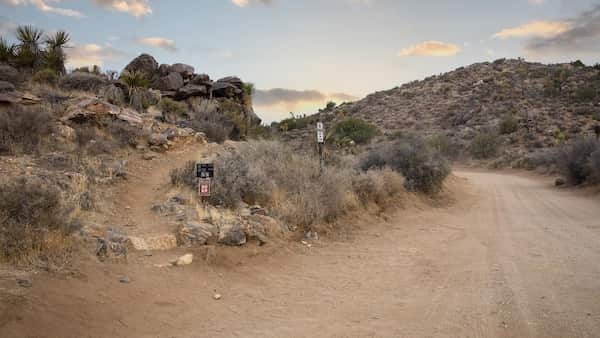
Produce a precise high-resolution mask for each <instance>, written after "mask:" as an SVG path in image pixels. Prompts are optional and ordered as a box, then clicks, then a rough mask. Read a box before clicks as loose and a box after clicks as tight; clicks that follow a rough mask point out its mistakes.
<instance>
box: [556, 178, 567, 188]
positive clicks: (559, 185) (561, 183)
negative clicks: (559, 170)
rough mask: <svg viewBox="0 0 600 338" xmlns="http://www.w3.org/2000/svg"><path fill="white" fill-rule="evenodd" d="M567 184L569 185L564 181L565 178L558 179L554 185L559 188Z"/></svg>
mask: <svg viewBox="0 0 600 338" xmlns="http://www.w3.org/2000/svg"><path fill="white" fill-rule="evenodd" d="M565 184H567V182H566V181H565V179H564V178H557V179H556V180H555V181H554V185H555V186H557V187H562V186H563V185H565Z"/></svg>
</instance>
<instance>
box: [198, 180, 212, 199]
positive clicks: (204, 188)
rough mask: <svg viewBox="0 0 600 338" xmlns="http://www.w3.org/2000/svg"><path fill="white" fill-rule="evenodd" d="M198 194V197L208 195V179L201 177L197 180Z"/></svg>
mask: <svg viewBox="0 0 600 338" xmlns="http://www.w3.org/2000/svg"><path fill="white" fill-rule="evenodd" d="M198 195H200V197H210V179H209V178H202V179H200V181H199V182H198Z"/></svg>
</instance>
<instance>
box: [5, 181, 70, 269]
mask: <svg viewBox="0 0 600 338" xmlns="http://www.w3.org/2000/svg"><path fill="white" fill-rule="evenodd" d="M0 224H1V225H0V248H2V250H1V251H0V260H3V261H9V262H15V263H16V262H22V261H23V260H28V259H32V258H42V259H47V258H48V257H47V255H48V254H50V253H49V252H48V249H51V248H53V244H54V243H53V242H55V240H56V238H62V237H65V236H66V235H68V234H69V233H71V232H72V230H73V229H72V227H71V222H70V220H69V217H68V210H67V209H66V208H65V206H64V205H63V204H62V198H61V195H60V190H59V189H58V188H57V187H55V186H51V185H49V183H48V182H46V181H43V180H41V179H34V178H25V177H20V178H17V179H12V180H10V181H7V182H4V183H0ZM59 249H61V248H59Z"/></svg>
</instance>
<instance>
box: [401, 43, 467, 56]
mask: <svg viewBox="0 0 600 338" xmlns="http://www.w3.org/2000/svg"><path fill="white" fill-rule="evenodd" d="M460 51H461V48H460V47H459V46H457V45H455V44H452V43H446V42H441V41H425V42H421V43H419V44H416V45H413V46H410V47H406V48H404V49H402V50H401V51H400V52H399V53H398V55H399V56H453V55H456V54H458V53H460Z"/></svg>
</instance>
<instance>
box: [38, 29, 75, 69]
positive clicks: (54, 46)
mask: <svg viewBox="0 0 600 338" xmlns="http://www.w3.org/2000/svg"><path fill="white" fill-rule="evenodd" d="M70 40H71V37H70V36H69V33H67V32H65V31H58V32H56V33H54V34H52V35H50V36H48V37H47V38H46V40H45V41H44V42H45V43H46V50H45V51H44V54H43V55H44V65H45V66H46V68H49V69H52V70H53V71H55V72H56V73H58V74H64V73H66V69H65V61H66V58H67V57H66V55H65V52H64V48H65V46H66V45H67V43H69V41H70Z"/></svg>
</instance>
